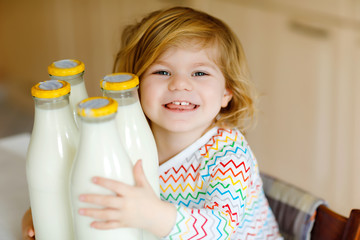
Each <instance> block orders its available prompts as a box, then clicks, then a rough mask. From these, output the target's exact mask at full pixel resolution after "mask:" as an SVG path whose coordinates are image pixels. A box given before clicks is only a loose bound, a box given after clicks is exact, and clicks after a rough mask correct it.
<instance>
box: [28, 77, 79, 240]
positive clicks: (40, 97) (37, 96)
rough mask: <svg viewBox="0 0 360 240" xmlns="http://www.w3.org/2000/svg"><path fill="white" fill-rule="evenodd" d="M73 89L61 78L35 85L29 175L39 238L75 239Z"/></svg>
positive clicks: (75, 132) (53, 239)
mask: <svg viewBox="0 0 360 240" xmlns="http://www.w3.org/2000/svg"><path fill="white" fill-rule="evenodd" d="M69 92H70V84H69V83H68V82H65V81H58V80H50V81H45V82H41V83H38V84H36V85H35V86H33V87H32V89H31V93H32V96H33V99H34V102H35V119H34V127H33V130H32V134H31V139H30V144H29V148H28V152H27V160H26V176H27V182H28V188H29V195H30V205H31V209H32V217H33V223H34V228H35V232H36V239H37V240H48V239H52V240H57V239H58V240H64V239H74V238H73V225H72V217H71V207H70V198H69V197H70V196H69V181H68V180H69V174H70V170H71V165H72V162H73V158H74V156H75V153H76V147H77V143H78V137H79V136H78V129H77V127H76V125H75V122H74V118H73V116H72V111H71V108H70V105H69Z"/></svg>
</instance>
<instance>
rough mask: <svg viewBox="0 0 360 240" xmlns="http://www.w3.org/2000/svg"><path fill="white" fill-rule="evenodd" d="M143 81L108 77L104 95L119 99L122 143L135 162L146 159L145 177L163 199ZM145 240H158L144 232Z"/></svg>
mask: <svg viewBox="0 0 360 240" xmlns="http://www.w3.org/2000/svg"><path fill="white" fill-rule="evenodd" d="M138 86H139V78H138V77H137V76H136V75H134V74H131V73H114V74H109V75H106V76H105V77H104V78H103V79H102V80H101V81H100V87H101V89H102V92H103V95H104V96H107V97H111V98H113V99H115V100H116V101H117V102H118V104H119V106H118V113H117V116H116V122H117V126H118V130H119V133H120V137H121V141H122V143H123V145H124V147H125V149H126V151H127V153H128V154H129V156H130V159H131V161H132V162H133V163H134V164H135V162H136V161H137V160H139V159H142V163H143V168H144V172H145V176H146V178H147V180H148V181H149V183H150V185H151V186H152V188H153V190H154V191H155V193H156V195H157V196H158V197H160V185H159V172H158V169H159V159H158V153H157V148H156V143H155V139H154V136H153V134H152V131H151V129H150V126H149V124H148V122H147V119H146V117H145V114H144V112H143V110H142V108H141V104H140V101H139V95H138ZM143 234H144V237H143V238H144V240H150V239H158V238H157V237H155V235H153V234H152V233H150V232H148V231H143Z"/></svg>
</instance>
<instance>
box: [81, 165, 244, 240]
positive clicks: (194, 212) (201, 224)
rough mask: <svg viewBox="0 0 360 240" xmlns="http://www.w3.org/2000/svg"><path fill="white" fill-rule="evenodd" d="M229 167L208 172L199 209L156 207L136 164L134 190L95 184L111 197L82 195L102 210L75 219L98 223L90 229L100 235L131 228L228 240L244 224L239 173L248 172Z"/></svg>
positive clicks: (85, 212) (161, 203)
mask: <svg viewBox="0 0 360 240" xmlns="http://www.w3.org/2000/svg"><path fill="white" fill-rule="evenodd" d="M231 164H233V161H231V163H230V162H229V163H226V162H223V163H222V164H219V166H218V168H217V170H214V171H213V173H212V174H211V176H210V179H209V186H208V188H207V192H206V194H205V198H206V199H205V204H204V208H201V209H190V208H187V207H180V206H177V207H175V205H174V204H171V203H168V202H165V201H161V200H160V199H159V198H158V197H156V195H155V194H154V192H153V190H152V188H151V186H150V184H149V183H148V182H147V180H146V178H145V176H144V173H143V170H142V167H141V164H139V161H138V162H137V163H136V164H135V166H134V176H135V182H136V185H135V187H133V186H129V185H126V184H123V183H121V182H117V181H113V180H109V179H104V178H98V177H97V178H94V179H93V180H94V183H96V184H98V185H100V186H103V187H105V188H107V189H109V190H111V191H113V192H115V193H116V196H113V195H112V196H110V195H109V196H104V195H93V194H86V195H81V196H80V200H81V201H84V202H89V203H93V204H97V205H101V206H103V207H104V209H94V208H92V209H80V210H79V214H81V215H85V216H89V217H93V218H95V219H99V220H97V221H94V222H93V223H92V227H94V228H99V229H109V228H117V227H135V228H143V229H146V230H148V231H150V232H152V233H154V234H155V235H157V236H158V237H164V236H167V238H170V239H181V238H182V239H190V238H191V237H195V239H198V238H201V239H228V238H229V236H231V235H232V234H233V232H234V231H235V229H236V228H237V226H238V225H239V223H240V221H241V218H243V213H244V211H245V210H244V209H245V205H246V204H245V200H244V199H246V197H244V195H245V194H247V193H246V192H247V187H246V186H242V187H241V184H243V183H242V182H244V180H243V179H242V178H243V177H244V174H243V172H244V173H245V171H248V170H249V169H247V170H246V169H243V167H242V166H244V165H239V166H238V167H236V166H235V165H233V166H231ZM224 172H226V176H224V174H223V173H224ZM241 179H242V180H241Z"/></svg>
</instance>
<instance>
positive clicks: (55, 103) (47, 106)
mask: <svg viewBox="0 0 360 240" xmlns="http://www.w3.org/2000/svg"><path fill="white" fill-rule="evenodd" d="M33 99H34V103H35V107H36V108H38V109H43V110H51V109H59V108H63V107H66V106H69V94H66V95H64V96H61V97H57V98H36V97H34V98H33Z"/></svg>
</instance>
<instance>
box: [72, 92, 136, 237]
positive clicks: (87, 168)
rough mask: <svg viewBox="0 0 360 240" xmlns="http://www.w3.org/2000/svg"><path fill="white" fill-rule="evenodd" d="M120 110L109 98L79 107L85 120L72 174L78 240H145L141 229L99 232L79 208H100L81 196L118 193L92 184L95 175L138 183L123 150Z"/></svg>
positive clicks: (88, 101)
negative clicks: (80, 212)
mask: <svg viewBox="0 0 360 240" xmlns="http://www.w3.org/2000/svg"><path fill="white" fill-rule="evenodd" d="M116 111H117V102H116V101H115V100H113V99H111V98H107V97H91V98H87V99H84V100H83V101H81V102H80V103H79V104H78V106H77V112H78V114H79V116H80V120H81V128H80V141H79V148H78V151H77V154H76V157H75V160H74V164H73V169H72V173H71V202H72V207H73V216H74V227H75V236H76V239H77V240H99V239H103V240H115V239H116V240H118V239H126V240H134V239H141V230H139V229H135V228H117V229H110V230H99V229H95V228H92V227H90V223H91V222H93V221H94V219H92V218H90V217H86V216H81V215H79V214H78V210H79V208H88V207H90V208H98V207H99V206H97V205H91V204H88V203H84V202H80V201H79V195H80V194H84V193H94V194H106V195H109V194H113V195H114V194H115V193H113V192H112V191H110V190H108V189H105V188H102V187H99V186H97V185H95V184H94V183H92V182H91V178H93V177H94V176H100V177H106V178H111V179H114V180H117V181H121V182H124V183H127V184H131V185H133V184H134V178H133V174H132V173H133V170H132V168H133V164H132V163H131V161H130V159H129V157H128V155H127V153H126V152H125V150H124V149H123V147H122V144H121V140H120V137H119V133H118V131H117V128H116V122H115V116H116Z"/></svg>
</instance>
